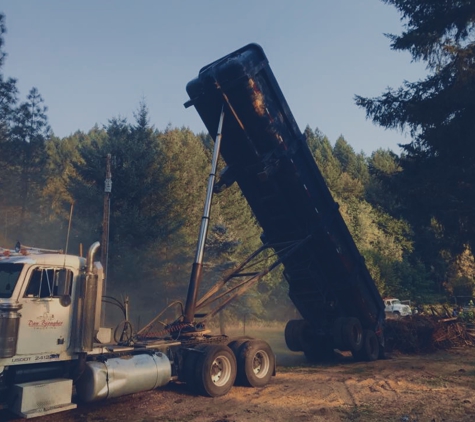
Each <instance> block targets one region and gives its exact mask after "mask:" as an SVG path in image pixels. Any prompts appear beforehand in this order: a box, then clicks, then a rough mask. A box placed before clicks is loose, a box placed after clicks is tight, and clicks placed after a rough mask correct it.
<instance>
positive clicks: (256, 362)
mask: <svg viewBox="0 0 475 422" xmlns="http://www.w3.org/2000/svg"><path fill="white" fill-rule="evenodd" d="M269 368H270V359H269V355H268V354H267V353H266V352H265V351H264V350H259V351H258V352H257V353H256V354H255V355H254V359H252V371H253V372H254V375H255V376H256V377H257V378H264V377H265V376H266V375H267V374H268V372H269Z"/></svg>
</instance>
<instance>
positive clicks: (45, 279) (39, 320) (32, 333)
mask: <svg viewBox="0 0 475 422" xmlns="http://www.w3.org/2000/svg"><path fill="white" fill-rule="evenodd" d="M60 271H64V269H59V268H47V267H41V266H38V267H32V268H31V269H30V270H29V272H28V275H27V277H28V283H27V286H26V288H25V290H24V292H23V297H22V298H21V299H20V301H21V302H22V303H23V308H22V309H21V319H20V332H19V338H18V347H17V355H30V354H38V353H52V354H58V353H61V352H63V351H65V350H66V349H67V348H68V346H69V342H70V327H71V322H72V306H62V305H61V303H60V297H59V296H58V280H59V272H60ZM73 276H74V274H73V272H72V271H71V270H69V269H67V270H66V277H70V280H71V283H70V284H69V285H70V286H72V280H73ZM70 293H71V292H70Z"/></svg>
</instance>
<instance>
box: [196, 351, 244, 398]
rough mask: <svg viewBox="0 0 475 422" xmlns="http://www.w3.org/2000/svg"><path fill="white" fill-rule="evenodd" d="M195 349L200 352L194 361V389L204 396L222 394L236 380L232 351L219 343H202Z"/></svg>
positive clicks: (234, 359)
mask: <svg viewBox="0 0 475 422" xmlns="http://www.w3.org/2000/svg"><path fill="white" fill-rule="evenodd" d="M196 350H197V351H198V352H201V353H200V355H198V357H197V358H196V360H195V361H194V364H195V368H194V376H193V384H194V385H193V387H194V389H195V391H196V392H198V393H199V394H202V395H204V396H210V397H218V396H224V395H225V394H227V393H228V392H229V390H230V389H231V387H232V386H233V384H234V381H235V380H236V374H237V365H236V358H235V356H234V353H233V352H232V351H231V349H230V348H229V347H228V346H224V345H220V344H203V345H200V346H198V347H196Z"/></svg>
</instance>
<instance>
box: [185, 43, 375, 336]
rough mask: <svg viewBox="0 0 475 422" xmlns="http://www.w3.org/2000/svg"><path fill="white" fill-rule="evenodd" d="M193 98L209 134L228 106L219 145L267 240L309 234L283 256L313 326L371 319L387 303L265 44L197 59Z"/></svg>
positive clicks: (293, 294)
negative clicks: (297, 119) (199, 62)
mask: <svg viewBox="0 0 475 422" xmlns="http://www.w3.org/2000/svg"><path fill="white" fill-rule="evenodd" d="M187 92H188V95H189V97H190V101H189V102H188V103H187V104H186V105H194V106H195V108H196V109H197V111H198V113H199V114H200V116H201V118H202V120H203V122H204V123H205V125H206V127H207V129H208V131H209V133H210V134H211V135H212V136H215V134H216V131H217V127H218V121H219V115H220V111H221V108H222V107H224V110H225V118H224V124H223V130H222V134H223V138H222V145H221V155H222V157H223V158H224V160H225V161H226V164H227V165H228V171H227V173H226V176H225V179H229V180H235V181H237V183H238V184H239V186H240V188H241V190H242V192H243V194H244V196H245V197H246V199H247V201H248V202H249V205H250V206H251V208H252V210H253V212H254V214H255V216H256V218H257V220H258V222H259V224H260V225H261V227H262V229H263V231H264V233H263V239H264V240H265V241H266V242H269V243H272V244H273V243H277V242H287V241H297V240H301V239H305V238H306V237H308V236H310V240H309V241H308V242H307V244H306V246H305V247H302V248H299V250H298V252H296V253H295V254H294V255H292V256H291V257H290V258H287V259H286V260H285V261H284V267H285V270H284V275H285V277H286V279H287V281H288V283H289V296H290V298H291V299H292V301H293V302H294V304H295V305H296V307H297V308H298V310H299V311H300V313H301V314H302V316H303V317H304V318H305V319H307V320H308V321H309V322H310V323H312V325H313V326H314V327H315V328H316V329H321V330H323V331H327V330H330V329H331V327H332V326H333V321H334V320H335V318H336V317H338V316H355V317H358V318H359V319H360V320H361V322H362V324H363V326H365V327H368V328H375V327H376V326H377V325H378V322H381V321H382V319H383V318H384V305H383V302H382V300H381V297H380V295H379V293H378V291H377V289H376V287H375V284H374V281H373V280H372V278H371V276H370V274H369V273H368V270H367V268H366V265H365V263H364V260H363V258H362V257H361V255H360V253H359V252H358V250H357V248H356V246H355V243H354V241H353V239H352V237H351V235H350V233H349V231H348V229H347V227H346V225H345V223H344V221H343V219H342V217H341V215H340V213H339V211H338V205H337V204H336V203H335V201H334V200H333V198H332V196H331V194H330V191H329V190H328V188H327V186H326V184H325V181H324V179H323V177H322V175H321V173H320V171H319V169H318V167H317V165H316V163H315V160H314V159H313V157H312V155H311V153H310V151H309V149H308V146H307V143H306V140H305V138H304V136H303V135H302V133H301V132H300V130H299V128H298V126H297V124H296V122H295V119H294V117H293V116H292V113H291V111H290V109H289V107H288V105H287V102H286V100H285V98H284V96H283V94H282V92H281V90H280V87H279V85H278V84H277V81H276V79H275V77H274V74H273V73H272V70H271V69H270V67H269V64H268V60H267V58H266V56H265V54H264V52H263V50H262V48H261V47H260V46H258V45H256V44H250V45H247V46H245V47H243V48H241V49H240V50H237V51H235V52H234V53H231V54H229V55H228V56H226V57H223V58H222V59H220V60H217V61H216V62H214V63H211V64H210V65H208V66H206V67H204V68H203V69H201V71H200V73H199V76H198V78H196V79H194V80H192V81H191V82H189V83H188V85H187Z"/></svg>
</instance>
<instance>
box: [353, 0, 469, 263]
mask: <svg viewBox="0 0 475 422" xmlns="http://www.w3.org/2000/svg"><path fill="white" fill-rule="evenodd" d="M384 1H385V3H388V4H391V5H393V6H395V7H396V8H397V9H398V10H399V11H400V12H401V15H402V20H403V21H404V22H405V23H406V25H405V27H406V30H405V31H404V32H403V33H402V34H401V35H399V36H396V35H390V36H389V38H390V39H391V48H392V49H394V50H405V51H409V52H410V53H411V54H412V56H413V58H414V60H423V61H425V62H426V64H427V68H428V71H429V75H428V76H427V77H426V79H425V80H421V81H418V82H414V83H410V82H405V83H404V85H403V86H402V87H400V88H399V89H396V90H394V89H388V90H387V91H386V92H385V93H384V94H383V95H382V96H380V97H378V98H364V97H361V96H357V97H356V103H357V104H358V105H359V106H361V107H364V108H365V109H366V112H367V116H368V117H369V118H371V119H373V121H374V122H376V123H378V124H380V125H382V126H384V127H387V128H400V129H402V130H405V129H407V130H409V131H410V133H411V135H412V141H411V142H410V143H408V144H406V145H403V148H404V151H405V154H404V155H403V156H402V157H401V160H400V163H399V164H400V166H401V167H402V170H403V171H402V172H399V173H397V175H395V177H396V178H397V179H398V180H397V181H396V183H397V185H398V186H399V187H400V189H399V191H398V194H399V195H400V197H401V198H402V199H401V203H403V204H405V206H406V213H405V215H406V217H407V218H410V220H411V222H412V223H413V225H414V227H417V228H418V230H420V231H423V230H426V229H430V227H431V224H432V222H434V221H435V222H436V225H437V226H438V227H439V228H440V230H441V234H442V238H443V242H444V244H445V246H446V247H447V248H449V249H450V250H452V251H453V252H454V253H455V254H457V253H460V252H461V251H462V250H463V249H464V248H465V245H466V244H470V245H471V246H472V249H473V246H474V244H475V164H474V163H475V142H473V136H474V133H475V119H474V116H475V42H474V41H473V39H474V38H473V37H474V35H475V2H474V1H473V0H446V1H432V0H409V1H408V0H384Z"/></svg>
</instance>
